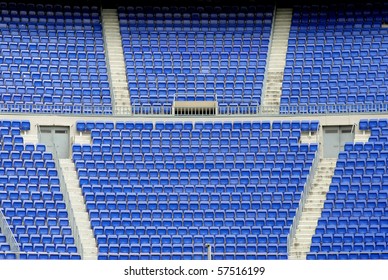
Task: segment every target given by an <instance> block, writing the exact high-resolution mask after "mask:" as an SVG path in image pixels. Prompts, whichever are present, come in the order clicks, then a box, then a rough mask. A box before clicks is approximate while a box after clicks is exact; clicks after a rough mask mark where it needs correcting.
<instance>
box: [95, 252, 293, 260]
mask: <svg viewBox="0 0 388 280" xmlns="http://www.w3.org/2000/svg"><path fill="white" fill-rule="evenodd" d="M98 259H99V260H207V256H205V254H201V253H193V254H189V253H167V254H159V253H158V254H148V253H146V254H126V253H124V254H117V253H109V254H108V253H99V254H98ZM286 259H287V254H275V253H268V254H257V253H256V254H254V253H251V254H246V253H242V254H241V253H236V254H235V253H233V254H230V253H225V254H215V255H213V260H286Z"/></svg>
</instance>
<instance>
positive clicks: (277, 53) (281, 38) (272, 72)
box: [261, 8, 292, 114]
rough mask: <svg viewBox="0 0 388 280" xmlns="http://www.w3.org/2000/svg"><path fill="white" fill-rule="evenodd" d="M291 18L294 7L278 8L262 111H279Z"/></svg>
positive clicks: (276, 112)
mask: <svg viewBox="0 0 388 280" xmlns="http://www.w3.org/2000/svg"><path fill="white" fill-rule="evenodd" d="M291 19H292V9H286V8H277V9H276V12H275V20H274V25H273V33H272V38H271V47H270V50H269V57H268V66H267V73H266V80H265V86H264V92H263V96H262V98H261V104H262V105H263V108H262V111H263V112H265V113H274V114H278V113H279V105H280V97H281V94H282V83H283V74H284V67H285V65H286V54H287V47H288V37H289V34H290V28H291Z"/></svg>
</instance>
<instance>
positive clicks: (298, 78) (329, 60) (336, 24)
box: [281, 2, 388, 113]
mask: <svg viewBox="0 0 388 280" xmlns="http://www.w3.org/2000/svg"><path fill="white" fill-rule="evenodd" d="M387 14H388V5H387V3H386V2H385V3H384V4H378V3H373V4H345V5H340V4H332V5H307V6H295V7H294V14H293V18H292V25H291V31H290V37H289V42H288V51H287V58H286V67H285V70H284V80H283V90H282V97H281V105H288V104H289V105H309V106H310V108H307V106H306V107H305V108H300V110H302V112H309V113H314V112H319V111H320V110H324V108H326V110H327V111H328V112H341V111H342V112H347V111H349V110H352V111H355V112H359V111H368V110H382V111H387V110H388V106H387V104H388V95H387V93H388V79H387V76H386V75H387V71H388V28H383V27H382V24H383V22H384V21H385V22H388V16H387ZM314 105H315V106H316V105H319V106H321V108H314V107H313V106H314ZM334 105H335V106H334ZM344 105H347V106H349V105H352V109H349V108H347V107H346V106H344ZM282 109H283V112H284V113H286V112H290V111H289V110H294V111H292V112H297V108H293V109H288V108H282Z"/></svg>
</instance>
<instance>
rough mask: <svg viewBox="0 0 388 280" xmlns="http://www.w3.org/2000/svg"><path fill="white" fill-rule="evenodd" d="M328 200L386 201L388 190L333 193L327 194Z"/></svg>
mask: <svg viewBox="0 0 388 280" xmlns="http://www.w3.org/2000/svg"><path fill="white" fill-rule="evenodd" d="M326 198H327V199H328V200H334V199H350V200H358V199H361V200H369V199H386V198H388V191H387V190H371V191H331V190H329V192H327V194H326Z"/></svg>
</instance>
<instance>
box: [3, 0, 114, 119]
mask: <svg viewBox="0 0 388 280" xmlns="http://www.w3.org/2000/svg"><path fill="white" fill-rule="evenodd" d="M0 37H1V39H0V53H1V55H0V75H1V79H0V110H1V111H12V112H40V113H41V112H56V113H75V114H77V113H86V114H87V113H95V114H101V113H107V114H109V113H111V97H110V90H109V84H108V76H107V68H106V63H105V54H104V43H103V39H102V38H103V37H102V27H101V23H100V13H99V9H98V7H95V6H93V7H88V6H82V8H81V7H79V6H74V7H70V6H62V5H50V4H47V5H42V4H36V5H35V4H23V3H18V4H15V3H5V2H2V3H0ZM102 105H105V107H104V108H102V107H101V106H102ZM92 106H100V107H93V108H92Z"/></svg>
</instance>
